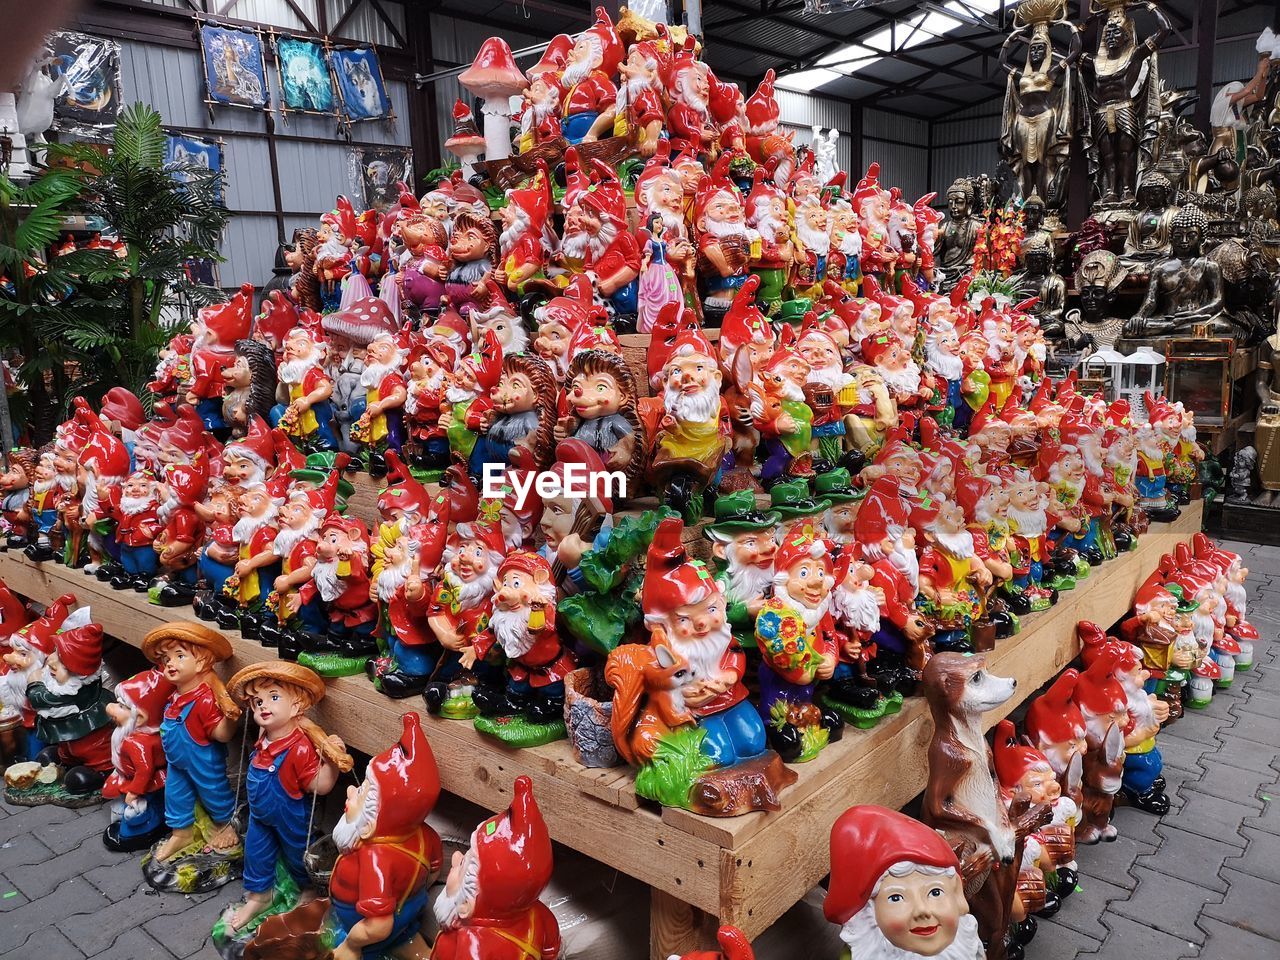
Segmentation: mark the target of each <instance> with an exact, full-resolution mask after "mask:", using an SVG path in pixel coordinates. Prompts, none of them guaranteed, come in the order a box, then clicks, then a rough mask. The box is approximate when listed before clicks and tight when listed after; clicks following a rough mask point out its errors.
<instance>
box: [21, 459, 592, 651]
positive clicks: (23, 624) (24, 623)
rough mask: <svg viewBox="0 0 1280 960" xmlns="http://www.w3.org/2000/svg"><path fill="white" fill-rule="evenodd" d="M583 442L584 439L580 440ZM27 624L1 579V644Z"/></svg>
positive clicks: (22, 612) (25, 614)
mask: <svg viewBox="0 0 1280 960" xmlns="http://www.w3.org/2000/svg"><path fill="white" fill-rule="evenodd" d="M578 442H579V443H581V442H582V441H578ZM26 625H27V608H26V606H24V605H23V603H22V601H21V600H19V599H18V597H17V596H16V595H15V594H14V593H13V591H12V590H10V589H9V588H8V587H7V586H5V583H4V581H3V580H0V644H4V643H6V642H7V641H8V639H9V637H10V635H11V634H13V633H14V632H15V631H17V630H20V629H22V628H23V627H25V626H26Z"/></svg>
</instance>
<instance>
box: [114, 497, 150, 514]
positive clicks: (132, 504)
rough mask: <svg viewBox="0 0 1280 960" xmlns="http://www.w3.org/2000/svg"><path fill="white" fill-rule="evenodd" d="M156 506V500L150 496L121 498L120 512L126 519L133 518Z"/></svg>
mask: <svg viewBox="0 0 1280 960" xmlns="http://www.w3.org/2000/svg"><path fill="white" fill-rule="evenodd" d="M155 505H156V498H155V497H154V496H151V495H150V494H148V495H147V496H145V497H121V498H120V512H121V513H123V514H124V515H125V516H126V517H132V516H134V515H136V514H139V513H143V512H145V511H147V510H150V509H152V508H153V507H155Z"/></svg>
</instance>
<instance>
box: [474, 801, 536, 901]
mask: <svg viewBox="0 0 1280 960" xmlns="http://www.w3.org/2000/svg"><path fill="white" fill-rule="evenodd" d="M511 794H512V796H511V806H510V807H508V808H507V809H506V810H504V811H503V812H502V813H500V814H498V815H497V816H495V817H490V818H489V819H488V820H486V821H485V822H484V823H482V824H480V826H478V827H476V829H475V832H474V833H473V834H471V849H472V851H473V853H474V854H475V858H476V861H477V864H478V866H477V871H476V903H475V910H474V918H475V919H479V920H501V919H506V918H507V917H516V916H521V917H522V916H524V915H525V914H526V913H528V912H529V909H530V907H532V906H533V904H534V903H535V902H536V901H537V899H538V896H539V895H540V894H541V893H542V890H543V888H544V887H545V886H546V885H547V882H548V881H549V880H550V879H551V834H550V833H548V832H547V825H546V823H544V822H543V820H542V812H541V811H540V810H539V809H538V803H537V801H536V800H534V798H533V782H532V781H531V780H530V779H529V778H528V777H517V778H516V781H515V783H513V784H512V786H511Z"/></svg>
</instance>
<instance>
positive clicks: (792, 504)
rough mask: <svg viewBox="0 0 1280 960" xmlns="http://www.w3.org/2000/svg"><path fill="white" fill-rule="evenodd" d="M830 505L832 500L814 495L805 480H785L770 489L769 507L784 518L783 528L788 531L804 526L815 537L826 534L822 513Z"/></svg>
mask: <svg viewBox="0 0 1280 960" xmlns="http://www.w3.org/2000/svg"><path fill="white" fill-rule="evenodd" d="M830 506H831V501H830V500H827V499H825V498H823V499H818V498H815V497H814V496H812V495H811V494H810V493H809V484H807V483H805V481H803V480H784V481H783V482H781V483H775V484H774V485H773V487H772V488H771V489H770V490H769V509H770V510H773V511H774V512H775V513H777V514H778V516H779V517H781V518H782V528H783V529H784V530H786V531H787V532H788V533H791V532H793V531H797V530H800V529H801V528H803V529H804V531H805V532H807V533H809V534H811V535H812V536H814V537H815V538H818V537H822V536H824V535H825V534H824V533H823V527H822V514H823V513H825V512H826V511H827V509H828V508H829V507H830Z"/></svg>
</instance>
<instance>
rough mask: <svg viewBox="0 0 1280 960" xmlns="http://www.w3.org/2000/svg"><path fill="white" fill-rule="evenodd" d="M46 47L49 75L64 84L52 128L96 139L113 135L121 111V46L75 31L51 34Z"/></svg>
mask: <svg viewBox="0 0 1280 960" xmlns="http://www.w3.org/2000/svg"><path fill="white" fill-rule="evenodd" d="M46 44H47V45H48V47H49V70H50V74H51V75H52V76H53V78H54V79H55V80H62V81H64V83H63V89H62V92H61V93H60V94H59V95H58V99H57V100H56V101H55V102H54V107H53V128H54V129H55V130H58V131H59V132H62V133H69V134H74V135H78V136H86V137H90V138H93V139H101V138H103V137H107V136H110V134H111V130H112V129H113V128H114V127H115V125H116V116H117V115H118V114H119V112H120V96H121V94H120V45H119V44H118V43H116V42H115V41H114V40H104V39H102V38H101V37H91V36H89V35H88V34H84V33H74V32H72V31H58V32H56V33H51V34H50V35H49V38H48V39H47V40H46Z"/></svg>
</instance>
